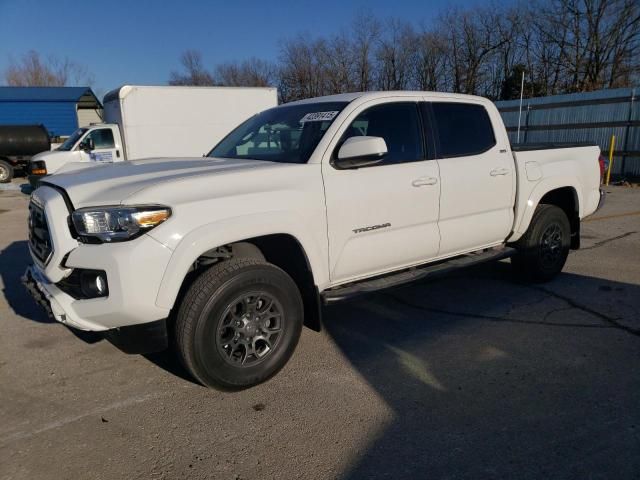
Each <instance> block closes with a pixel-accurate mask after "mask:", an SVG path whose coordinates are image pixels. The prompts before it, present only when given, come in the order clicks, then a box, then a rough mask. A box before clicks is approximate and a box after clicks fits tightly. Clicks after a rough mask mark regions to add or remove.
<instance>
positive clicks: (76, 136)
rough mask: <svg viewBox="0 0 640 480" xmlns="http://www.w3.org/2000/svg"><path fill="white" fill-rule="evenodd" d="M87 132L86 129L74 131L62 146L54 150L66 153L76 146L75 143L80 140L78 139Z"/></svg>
mask: <svg viewBox="0 0 640 480" xmlns="http://www.w3.org/2000/svg"><path fill="white" fill-rule="evenodd" d="M87 130H89V129H88V128H79V129H78V130H76V131H75V132H73V133H72V134H71V136H70V137H69V138H67V139H66V140H65V141H64V143H63V144H62V145H60V146H59V147H58V148H57V149H56V150H62V151H63V152H68V151H69V150H71V149H72V148H73V146H74V145H75V144H76V142H77V141H78V140H80V137H82V136H83V135H84V134H85V133H86V131H87Z"/></svg>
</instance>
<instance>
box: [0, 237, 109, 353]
mask: <svg viewBox="0 0 640 480" xmlns="http://www.w3.org/2000/svg"><path fill="white" fill-rule="evenodd" d="M31 263H32V261H31V255H30V254H29V247H28V244H27V242H26V241H24V240H23V241H18V242H13V243H11V244H10V245H9V246H8V247H6V248H5V249H4V250H2V251H0V278H2V283H3V285H4V287H3V290H2V293H3V294H4V297H5V299H6V300H7V303H8V304H9V307H10V308H11V309H12V310H13V311H14V312H15V314H16V315H18V316H20V317H22V318H24V319H27V320H31V321H33V322H37V323H56V321H55V320H54V319H53V318H50V317H49V316H48V315H47V314H46V312H45V311H44V310H43V309H42V307H40V306H39V305H38V304H37V303H36V302H35V301H34V300H33V299H32V298H31V296H30V295H29V293H28V292H27V289H26V288H25V287H24V285H23V284H22V281H21V277H22V275H23V274H24V271H25V269H26V268H27V266H28V265H30V264H31ZM67 328H68V327H67ZM69 331H71V332H72V333H73V334H74V335H75V336H76V337H78V338H79V339H80V340H82V341H83V342H86V343H96V342H99V341H100V340H102V339H103V337H102V335H100V334H97V333H94V332H83V331H82V330H76V329H74V328H69Z"/></svg>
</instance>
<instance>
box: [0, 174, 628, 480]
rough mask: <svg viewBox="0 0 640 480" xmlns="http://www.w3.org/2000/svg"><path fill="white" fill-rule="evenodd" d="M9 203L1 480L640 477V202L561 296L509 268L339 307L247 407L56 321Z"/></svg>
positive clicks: (565, 278)
mask: <svg viewBox="0 0 640 480" xmlns="http://www.w3.org/2000/svg"><path fill="white" fill-rule="evenodd" d="M21 183H24V182H23V181H20V180H19V179H18V180H15V181H14V182H13V183H12V184H9V185H8V186H6V185H5V186H2V187H0V289H1V293H0V329H1V330H0V332H1V333H0V478H2V479H29V480H36V479H85V478H88V479H138V478H139V479H182V478H193V479H205V478H206V479H208V478H216V479H217V478H220V479H271V478H274V479H280V478H282V479H293V478H303V479H327V478H340V479H365V478H392V479H397V478H410V479H413V478H425V479H441V478H442V479H492V478H495V479H504V478H509V479H519V480H520V479H542V478H544V479H573V478H575V479H616V480H619V479H637V478H640V188H622V187H610V188H608V191H609V195H608V198H607V203H606V204H605V207H604V208H603V209H602V210H601V211H599V212H598V213H597V214H596V215H595V216H593V217H591V218H589V219H587V221H585V222H584V223H583V237H582V238H583V248H582V249H581V250H579V251H577V252H574V253H572V254H571V255H570V257H569V260H568V263H567V266H566V268H565V272H564V273H563V274H561V275H560V276H559V277H558V278H557V279H555V280H554V281H552V282H550V283H547V284H543V285H527V284H521V283H518V282H517V281H516V280H515V279H514V277H513V276H512V273H511V269H510V265H509V262H508V261H503V262H499V263H496V264H491V265H484V266H480V267H475V268H472V269H469V270H465V271H458V272H456V273H454V274H452V275H449V276H447V277H444V278H441V279H438V280H434V281H431V282H425V283H420V284H414V285H410V286H406V287H403V288H400V289H396V290H393V291H389V292H382V293H378V294H373V295H370V296H368V297H365V298H362V299H360V300H357V301H353V302H350V303H343V304H340V305H337V306H332V307H330V308H326V309H325V312H324V315H325V329H324V331H323V332H322V333H315V332H312V331H308V330H305V331H304V332H303V335H302V338H301V341H300V344H299V346H298V349H297V351H296V353H295V354H294V356H293V358H292V360H291V361H290V363H289V364H288V365H287V366H286V367H285V368H284V370H283V371H282V372H281V373H280V374H278V375H277V376H276V377H274V378H273V379H272V380H270V381H269V382H267V383H266V384H263V385H260V386H258V387H255V388H252V389H249V390H245V391H242V392H236V393H227V392H220V391H216V390H209V389H206V388H204V387H202V386H200V385H198V384H196V383H194V382H193V381H192V380H191V379H190V378H189V377H188V375H187V374H186V372H185V371H184V370H183V369H182V368H181V367H180V366H179V364H178V363H177V362H176V361H175V359H174V357H173V356H172V355H170V354H156V355H149V356H139V355H126V354H124V353H122V352H120V351H119V350H118V349H117V348H116V347H114V346H113V345H111V344H110V343H109V342H107V341H105V340H102V339H101V338H100V337H99V336H96V335H89V334H83V333H79V332H74V331H72V330H69V329H67V328H66V327H65V326H63V325H61V324H58V323H55V322H53V321H51V320H49V319H48V318H47V317H46V316H45V315H44V313H43V312H42V311H41V310H40V309H39V308H38V307H37V306H36V305H35V304H34V302H33V301H32V300H31V299H30V298H29V297H28V295H27V293H26V291H25V290H24V288H23V287H22V285H21V284H20V282H19V279H20V276H21V274H22V273H23V271H24V268H25V267H26V265H27V264H28V263H29V256H28V252H27V247H26V214H27V213H26V207H27V202H28V195H27V194H26V193H25V192H27V189H26V188H22V187H21Z"/></svg>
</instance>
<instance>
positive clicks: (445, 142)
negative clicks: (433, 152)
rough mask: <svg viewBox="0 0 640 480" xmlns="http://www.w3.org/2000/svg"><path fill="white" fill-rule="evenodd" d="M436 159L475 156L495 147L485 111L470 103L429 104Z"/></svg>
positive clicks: (491, 128)
mask: <svg viewBox="0 0 640 480" xmlns="http://www.w3.org/2000/svg"><path fill="white" fill-rule="evenodd" d="M432 108H433V114H434V121H435V132H436V138H437V141H438V146H437V153H438V158H448V157H465V156H470V155H479V154H481V153H483V152H486V151H487V150H489V149H490V148H491V147H493V146H494V145H495V144H496V137H495V135H494V132H493V126H492V125H491V119H490V118H489V114H488V113H487V110H486V109H485V108H484V107H483V106H482V105H475V104H472V103H454V102H434V103H432Z"/></svg>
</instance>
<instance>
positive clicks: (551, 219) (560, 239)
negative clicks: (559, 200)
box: [511, 204, 571, 282]
mask: <svg viewBox="0 0 640 480" xmlns="http://www.w3.org/2000/svg"><path fill="white" fill-rule="evenodd" d="M570 243H571V228H570V226H569V219H568V218H567V215H566V214H565V213H564V211H563V210H562V209H561V208H559V207H556V206H555V205H544V204H543V205H538V207H537V208H536V211H535V212H534V214H533V218H532V219H531V223H530V225H529V229H528V230H527V232H526V233H525V234H524V236H523V237H522V238H521V239H520V240H518V242H517V243H516V245H515V247H516V248H517V249H518V253H517V255H515V256H514V257H512V258H511V263H512V265H513V266H514V268H515V270H516V272H517V273H518V274H520V275H521V276H522V277H523V278H525V279H527V280H532V281H534V282H546V281H549V280H551V279H552V278H554V277H555V276H556V275H558V273H560V272H561V271H562V268H563V267H564V264H565V262H566V261H567V256H568V255H569V246H570Z"/></svg>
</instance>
